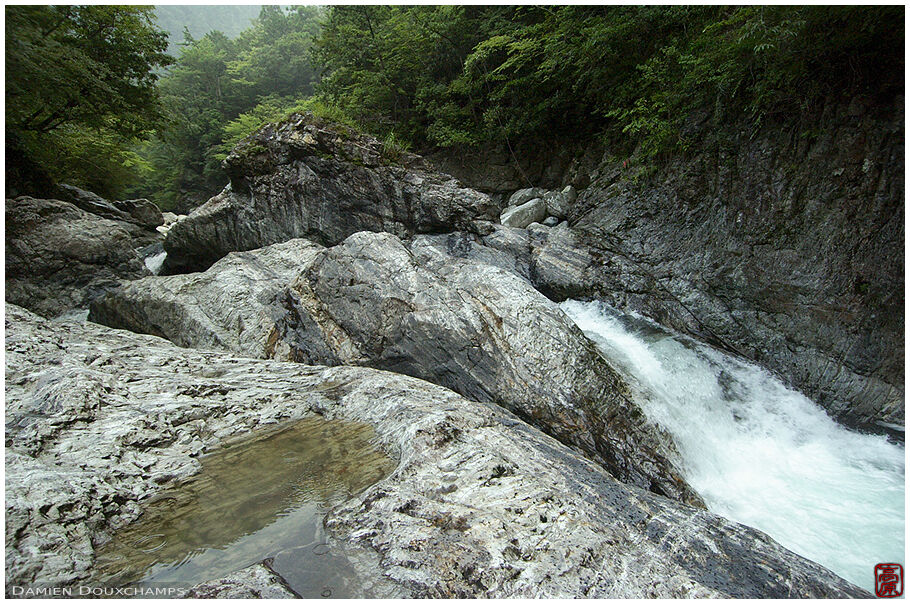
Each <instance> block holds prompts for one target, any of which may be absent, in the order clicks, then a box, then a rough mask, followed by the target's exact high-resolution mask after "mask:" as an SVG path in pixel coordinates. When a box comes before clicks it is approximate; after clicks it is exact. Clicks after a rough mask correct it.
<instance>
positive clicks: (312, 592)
mask: <svg viewBox="0 0 910 604" xmlns="http://www.w3.org/2000/svg"><path fill="white" fill-rule="evenodd" d="M373 437H374V433H373V430H372V428H371V427H370V426H368V425H366V424H359V423H352V422H342V421H338V420H332V421H326V420H323V419H305V420H302V421H300V422H297V423H295V424H293V425H292V426H290V427H288V428H285V429H283V430H281V431H279V432H277V433H271V434H269V435H267V436H263V437H259V438H256V439H253V440H247V441H244V442H242V443H239V444H236V445H233V446H230V447H228V448H225V449H223V450H222V451H219V452H216V453H213V454H212V455H209V456H207V457H205V458H203V459H202V460H201V461H202V471H201V472H199V473H198V474H197V475H196V476H194V477H192V478H191V479H189V480H188V481H186V482H185V483H183V484H182V485H181V486H179V487H178V488H176V489H175V490H173V491H171V492H168V493H166V494H164V495H162V496H160V497H157V498H155V499H154V500H153V501H151V502H150V503H149V504H148V505H146V506H145V508H144V512H143V515H142V517H141V518H140V519H139V520H138V521H137V522H135V523H133V524H131V525H129V526H127V527H125V528H124V529H122V530H120V531H118V532H117V533H116V534H115V535H114V539H113V540H112V541H111V542H110V543H108V544H106V545H105V546H103V547H102V548H100V549H99V551H98V553H97V559H96V566H95V568H96V572H95V577H94V578H95V580H97V581H98V582H101V583H104V584H110V585H127V584H137V585H145V584H160V583H168V584H185V585H188V586H189V585H195V584H196V583H199V582H202V581H207V580H210V579H215V578H219V577H223V576H225V575H227V574H229V573H231V572H233V571H235V570H239V569H241V568H244V567H246V566H249V565H250V564H253V563H256V562H259V561H260V560H263V559H265V558H274V559H275V560H274V562H273V567H274V568H275V569H276V570H277V571H278V572H279V573H281V574H282V575H283V576H284V574H285V572H286V573H287V574H288V576H286V577H285V578H286V579H287V580H288V582H289V583H290V584H291V586H292V587H293V588H294V589H295V590H296V591H297V592H298V593H300V595H302V596H304V597H328V596H332V597H344V596H354V597H356V592H357V589H358V586H357V585H356V581H354V580H353V579H354V575H353V572H352V571H351V570H350V565H349V564H348V563H347V561H346V560H345V559H344V558H343V557H341V556H340V555H336V554H335V553H333V552H331V551H330V548H329V546H328V545H326V543H325V536H324V535H323V532H322V531H323V528H322V518H323V516H324V514H325V512H326V511H327V510H328V509H329V508H331V507H332V506H333V505H335V504H337V503H340V502H342V501H344V500H346V499H349V498H350V497H351V496H352V495H354V494H356V493H358V492H360V491H362V490H363V489H365V488H366V487H368V486H370V485H371V484H373V483H375V482H377V481H379V480H381V479H382V478H384V477H385V476H387V475H388V474H389V473H390V472H391V471H392V470H393V469H394V467H395V464H394V462H393V461H392V460H391V459H389V457H387V456H386V455H385V454H383V453H382V452H381V451H380V450H379V449H378V448H377V447H376V446H375V445H373V443H372V439H373ZM362 595H366V594H362Z"/></svg>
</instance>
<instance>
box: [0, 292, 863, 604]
mask: <svg viewBox="0 0 910 604" xmlns="http://www.w3.org/2000/svg"><path fill="white" fill-rule="evenodd" d="M6 351H7V368H6V404H7V414H6V422H7V424H6V446H7V449H8V451H7V456H6V478H5V479H6V530H7V540H6V573H7V589H8V590H9V588H10V586H11V585H20V584H25V583H29V582H41V583H43V584H46V585H63V584H72V583H78V582H80V581H84V580H85V579H86V578H87V577H88V576H89V573H90V569H91V564H92V560H93V544H98V543H101V542H103V541H104V540H105V539H106V538H108V536H109V534H110V531H112V530H114V529H115V528H116V527H117V526H122V525H123V524H124V523H126V522H129V521H131V520H133V519H135V518H136V517H137V516H138V514H139V511H140V509H141V508H140V505H139V504H140V502H141V501H142V500H144V499H146V498H148V497H149V496H151V495H152V494H154V493H156V492H160V491H161V490H162V489H164V488H166V487H167V486H168V485H171V484H174V482H175V481H176V480H178V479H179V478H180V477H181V476H188V475H190V474H192V473H194V472H196V471H198V468H199V464H198V461H196V459H195V456H197V455H199V454H200V453H203V452H205V451H209V450H212V449H213V448H214V447H216V446H218V444H219V443H221V442H222V441H224V440H225V439H229V438H234V437H236V436H237V435H239V434H242V433H247V432H249V431H251V430H254V429H257V428H261V427H262V426H265V425H269V424H274V423H276V422H281V421H286V420H290V419H294V418H300V417H303V416H306V415H308V414H312V413H321V414H323V415H324V416H326V417H330V418H333V417H337V418H342V419H348V420H355V421H366V422H369V423H370V424H371V425H373V426H374V428H375V431H376V433H377V436H378V438H379V440H380V443H381V445H382V446H383V447H384V448H386V449H387V450H388V451H390V452H393V453H394V454H396V456H397V457H398V458H399V459H400V462H399V465H398V468H397V470H396V471H395V472H394V473H393V474H392V475H391V476H389V477H388V478H386V479H384V480H382V481H380V482H379V483H377V484H376V485H374V486H372V487H370V488H368V489H367V490H366V491H364V492H363V493H361V494H359V495H357V496H355V497H354V498H352V499H351V500H349V501H348V502H347V503H345V504H344V505H342V506H341V507H339V508H335V509H333V510H332V511H331V512H329V515H328V517H327V519H326V526H327V528H328V529H329V531H330V534H331V536H332V539H331V540H330V542H329V544H328V545H329V547H330V548H331V549H332V551H333V552H335V553H336V555H344V556H345V557H347V558H348V559H349V560H350V561H351V565H352V568H353V569H354V571H355V572H357V573H359V574H360V576H361V577H363V583H364V584H367V583H371V584H372V583H373V580H374V579H375V578H376V577H382V578H383V579H384V580H385V581H388V582H389V583H390V584H392V585H395V586H397V588H396V590H394V591H392V592H389V594H388V595H391V596H408V597H430V596H450V597H459V596H460V597H469V596H473V597H478V596H483V597H617V598H629V597H634V598H638V597H816V598H817V597H849V596H857V597H869V596H870V594H868V593H866V592H864V591H863V590H861V589H859V588H857V587H855V586H853V585H851V584H849V583H847V582H846V581H843V580H842V579H840V578H838V577H837V576H835V575H834V574H832V573H831V572H829V571H827V570H825V569H823V568H821V567H819V566H818V565H816V564H814V563H811V562H809V561H807V560H805V559H804V558H801V557H799V556H797V555H795V554H793V553H792V552H789V551H787V550H786V549H784V548H782V547H781V546H780V545H778V544H777V543H776V542H774V541H773V540H772V539H770V538H769V537H768V536H766V535H764V534H763V533H761V532H759V531H756V530H754V529H750V528H747V527H744V526H741V525H738V524H735V523H732V522H729V521H726V520H724V519H722V518H720V517H718V516H715V515H713V514H711V513H709V512H707V511H704V510H699V509H696V508H692V507H689V506H686V505H683V504H680V503H677V502H674V501H672V500H669V499H666V498H664V497H660V496H657V495H654V494H651V493H648V492H647V491H643V490H640V489H637V488H634V487H630V486H628V485H625V484H622V483H620V482H618V481H616V480H615V479H614V478H612V477H611V476H610V475H609V474H608V473H607V472H605V471H604V470H603V469H602V468H600V467H599V466H597V465H596V464H594V463H592V462H590V461H588V460H586V459H584V458H582V457H580V456H579V455H578V454H576V453H575V452H574V451H572V450H571V449H569V448H567V447H565V446H563V445H562V444H560V443H559V442H557V441H556V440H554V439H553V438H551V437H548V436H546V435H544V434H543V433H541V432H539V431H537V430H535V429H534V428H532V427H530V426H528V425H526V424H524V423H523V422H521V421H520V420H519V419H518V418H516V417H515V416H513V415H511V414H510V413H509V412H508V411H505V410H503V409H501V408H499V407H496V406H493V405H488V404H483V403H474V402H470V401H467V400H465V399H464V398H462V397H460V396H458V395H457V394H455V393H453V392H451V391H448V390H445V389H443V388H441V387H438V386H434V385H431V384H429V383H426V382H423V381H420V380H417V379H414V378H409V377H405V376H400V375H395V374H390V373H386V372H381V371H376V370H372V369H364V368H352V367H335V368H320V367H307V366H304V365H300V364H293V363H280V362H275V361H263V360H253V359H244V358H237V357H232V356H229V355H227V354H225V353H220V352H201V351H190V350H186V349H180V348H177V347H175V346H173V345H172V344H170V343H167V342H165V341H163V340H160V339H158V338H155V337H152V336H143V335H136V334H130V333H126V332H120V331H114V330H110V329H107V328H104V327H101V326H97V325H93V324H90V323H86V324H81V323H72V322H65V321H57V322H48V321H45V320H42V319H40V318H39V317H37V316H35V315H33V314H31V313H29V312H27V311H25V310H23V309H20V308H17V307H15V306H11V305H7V309H6ZM266 571H268V569H264V568H263V567H253V568H252V569H249V570H247V571H241V572H239V573H234V574H233V575H231V576H230V577H228V578H226V579H223V580H221V581H220V582H219V581H215V582H211V581H210V582H208V583H206V584H205V585H203V586H199V587H197V590H198V591H197V592H195V593H196V594H198V595H204V594H213V595H218V594H222V595H227V594H233V595H243V594H247V595H255V593H254V592H255V590H257V589H258V590H262V589H268V593H269V594H272V595H280V589H278V584H280V581H279V579H278V578H276V577H274V576H273V575H274V571H270V572H266ZM219 586H220V587H219ZM260 594H261V595H264V593H263V592H261V591H260Z"/></svg>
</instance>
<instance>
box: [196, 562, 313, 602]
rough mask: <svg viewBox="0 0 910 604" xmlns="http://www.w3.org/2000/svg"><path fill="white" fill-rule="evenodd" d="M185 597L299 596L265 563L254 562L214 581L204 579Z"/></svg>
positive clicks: (234, 598)
mask: <svg viewBox="0 0 910 604" xmlns="http://www.w3.org/2000/svg"><path fill="white" fill-rule="evenodd" d="M184 597H186V598H203V599H209V598H219V599H225V598H226V599H231V600H236V599H250V598H256V599H260V598H263V599H265V598H267V599H272V598H275V599H287V598H299V597H300V596H298V595H297V594H296V593H294V591H293V590H292V589H291V588H290V587H288V585H287V583H285V581H284V580H283V579H282V578H281V576H280V575H278V574H276V573H274V572H272V570H271V569H270V568H269V567H268V566H266V565H265V564H256V565H253V566H251V567H249V568H244V569H242V570H238V571H237V572H234V573H231V574H230V575H228V576H226V577H223V578H221V579H215V580H214V581H206V582H205V583H200V584H199V585H197V586H195V587H193V588H192V589H191V590H189V591H188V592H187V594H186V596H184Z"/></svg>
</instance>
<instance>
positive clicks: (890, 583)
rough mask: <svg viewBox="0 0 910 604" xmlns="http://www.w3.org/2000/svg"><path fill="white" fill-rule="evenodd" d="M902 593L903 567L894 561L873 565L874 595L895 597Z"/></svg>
mask: <svg viewBox="0 0 910 604" xmlns="http://www.w3.org/2000/svg"><path fill="white" fill-rule="evenodd" d="M903 593H904V567H903V566H901V565H900V564H898V563H896V562H882V563H881V564H876V565H875V595H876V596H877V597H879V598H896V597H898V596H900V595H903Z"/></svg>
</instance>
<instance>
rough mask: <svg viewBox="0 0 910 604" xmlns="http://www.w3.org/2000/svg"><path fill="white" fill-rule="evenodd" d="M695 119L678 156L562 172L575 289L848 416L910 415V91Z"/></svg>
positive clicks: (490, 183)
mask: <svg viewBox="0 0 910 604" xmlns="http://www.w3.org/2000/svg"><path fill="white" fill-rule="evenodd" d="M695 127H699V128H702V129H703V130H706V131H710V134H708V135H707V136H706V137H705V138H704V139H703V141H702V142H701V143H699V144H698V145H697V148H696V149H695V150H692V151H690V152H689V153H687V154H686V155H685V156H684V157H678V158H676V159H674V160H671V161H661V162H653V163H649V162H646V161H644V160H642V159H640V158H639V157H638V156H636V155H633V156H632V157H613V156H611V151H610V150H607V151H606V152H603V153H602V150H600V149H598V150H596V151H591V150H589V151H588V153H587V154H586V155H585V156H581V157H580V159H576V160H575V161H574V162H572V163H571V164H570V165H569V166H568V167H567V168H566V169H565V170H564V171H563V173H562V174H563V175H562V181H561V182H562V183H572V184H575V185H576V187H579V188H580V189H581V190H580V194H579V197H578V200H577V201H576V202H575V204H574V205H573V207H572V208H571V209H570V212H569V215H568V220H569V224H570V225H571V226H572V227H573V229H574V230H575V231H576V233H577V234H578V235H579V236H580V238H581V239H582V240H584V241H585V242H586V243H587V244H588V246H589V248H588V249H589V250H591V251H592V252H593V253H594V254H595V256H596V257H597V264H598V270H597V277H596V278H594V279H591V280H590V281H588V282H587V283H585V284H584V285H585V287H583V288H582V289H581V290H580V291H578V292H576V294H577V295H582V296H591V297H600V298H603V299H605V300H607V301H608V302H610V303H611V304H614V305H616V306H619V307H622V308H626V309H632V310H636V311H639V312H642V313H643V314H646V315H648V316H651V317H652V318H654V319H657V320H659V321H661V322H662V323H664V324H667V325H669V326H671V327H673V328H675V329H679V330H681V331H684V332H688V333H690V334H693V335H695V336H696V337H699V338H702V339H705V340H707V341H709V342H712V343H714V344H715V345H718V346H721V347H723V348H725V349H727V350H730V351H733V352H736V353H738V354H740V355H742V356H744V357H747V358H749V359H751V360H754V361H756V362H758V363H760V364H762V365H764V366H765V367H767V368H769V369H771V370H773V371H775V372H776V373H778V374H779V375H780V376H781V377H783V378H784V379H785V380H786V381H787V382H788V383H790V384H791V385H793V386H794V387H796V388H798V389H799V390H801V391H802V392H804V393H805V394H807V395H808V396H810V397H811V398H813V399H814V400H816V401H818V402H819V403H820V404H822V405H823V406H825V407H826V408H827V409H828V411H829V412H830V413H831V414H833V415H835V416H836V417H838V418H839V419H841V420H843V421H847V422H851V421H859V422H869V421H886V422H895V423H899V424H903V422H904V419H903V418H904V408H903V396H904V387H903V380H904V377H903V376H904V369H903V367H904V346H903V344H904V343H903V333H904V312H903V308H904V295H903V286H904V274H903V270H904V154H903V149H904V132H903V98H902V97H899V98H897V99H894V100H893V101H889V102H887V103H882V102H881V101H878V102H875V103H874V102H871V101H864V100H861V99H853V100H852V102H849V103H846V102H839V103H838V102H831V103H829V104H828V105H826V106H825V107H823V108H820V109H819V111H818V113H817V115H815V116H814V117H812V118H811V119H809V120H807V121H806V122H805V123H803V124H801V125H800V127H799V128H795V129H787V128H784V127H782V126H780V125H779V124H773V123H768V124H766V125H765V127H764V128H762V129H761V130H759V131H755V130H754V129H752V128H749V127H745V126H743V127H739V128H733V127H728V128H724V129H718V130H715V131H711V126H710V125H708V124H701V125H697V126H695ZM598 157H600V159H595V158H598ZM445 165H446V168H447V169H449V170H450V171H452V172H453V173H454V174H456V175H457V176H459V177H461V178H462V179H463V180H464V181H465V182H466V183H467V184H468V185H470V186H475V187H478V188H480V189H483V190H488V191H496V190H498V189H499V188H501V187H500V186H499V183H500V182H501V181H502V180H503V179H502V178H501V176H502V174H493V175H491V176H490V177H489V178H484V177H482V176H481V171H479V170H477V169H475V168H476V167H468V168H465V169H464V170H463V171H462V170H460V169H459V163H458V162H454V161H450V162H446V164H445ZM562 165H565V158H564V157H562V156H560V157H557V158H556V159H555V160H553V166H555V167H556V168H559V167H560V166H562ZM522 170H523V171H524V172H526V173H529V174H533V173H538V174H542V175H543V174H547V173H548V170H547V169H545V168H541V167H540V166H537V167H534V166H523V167H522ZM549 171H550V172H552V169H551V170H549Z"/></svg>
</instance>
